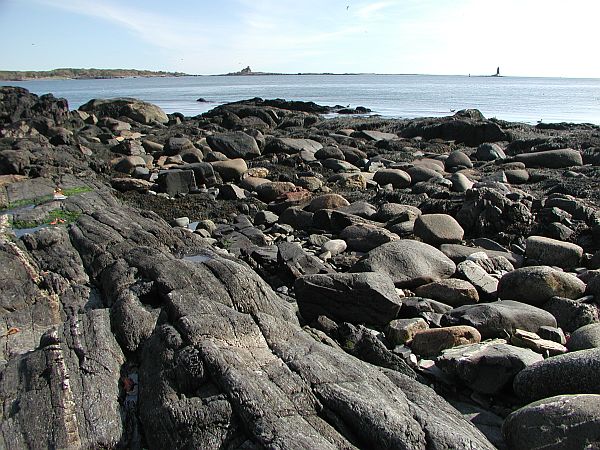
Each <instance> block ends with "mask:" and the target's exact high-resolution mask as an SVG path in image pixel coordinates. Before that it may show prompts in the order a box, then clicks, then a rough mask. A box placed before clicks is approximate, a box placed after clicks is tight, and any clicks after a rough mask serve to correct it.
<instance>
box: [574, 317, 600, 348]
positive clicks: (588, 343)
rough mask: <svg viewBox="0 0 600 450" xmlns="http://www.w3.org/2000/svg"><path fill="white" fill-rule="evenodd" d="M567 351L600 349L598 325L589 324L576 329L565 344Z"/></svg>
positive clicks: (599, 328)
mask: <svg viewBox="0 0 600 450" xmlns="http://www.w3.org/2000/svg"><path fill="white" fill-rule="evenodd" d="M567 348H568V349H569V351H572V352H573V351H577V350H586V349H588V348H600V323H591V324H589V325H584V326H583V327H581V328H578V329H576V330H575V331H574V332H573V333H572V334H571V337H570V338H569V342H568V343H567Z"/></svg>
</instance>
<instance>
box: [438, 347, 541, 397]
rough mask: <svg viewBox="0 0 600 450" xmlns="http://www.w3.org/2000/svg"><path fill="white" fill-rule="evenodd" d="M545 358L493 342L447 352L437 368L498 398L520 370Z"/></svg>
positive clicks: (477, 389) (474, 388)
mask: <svg viewBox="0 0 600 450" xmlns="http://www.w3.org/2000/svg"><path fill="white" fill-rule="evenodd" d="M542 360H543V357H542V356H541V355H539V354H537V353H534V352H533V351H531V350H529V349H524V348H520V347H515V346H514V345H510V344H506V343H505V342H503V341H502V340H492V341H489V342H482V343H480V344H472V345H466V346H462V347H458V348H453V349H449V350H445V351H443V352H442V354H441V356H439V357H438V358H437V359H436V363H435V364H436V366H437V367H439V368H440V369H441V370H443V371H444V372H445V373H446V374H448V375H451V376H454V377H457V378H458V379H459V380H461V382H462V383H464V384H465V385H466V386H468V387H469V388H470V389H473V390H474V391H476V392H481V393H482V394H498V393H499V392H501V391H502V390H503V389H504V388H505V387H506V386H511V385H512V382H513V380H514V378H515V376H516V375H517V373H519V372H520V371H521V370H523V369H524V368H525V367H527V366H530V365H531V364H533V363H536V362H538V361H542Z"/></svg>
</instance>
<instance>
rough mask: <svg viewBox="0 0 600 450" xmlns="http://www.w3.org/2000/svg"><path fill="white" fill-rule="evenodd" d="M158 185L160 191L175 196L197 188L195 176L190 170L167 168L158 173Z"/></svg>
mask: <svg viewBox="0 0 600 450" xmlns="http://www.w3.org/2000/svg"><path fill="white" fill-rule="evenodd" d="M157 182H158V185H159V186H160V189H161V191H162V192H165V193H167V194H169V195H170V196H175V195H177V194H187V193H188V192H190V191H194V190H196V189H197V186H196V177H195V176H194V171H192V170H168V171H165V172H162V173H160V174H159V175H158V180H157Z"/></svg>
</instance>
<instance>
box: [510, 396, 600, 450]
mask: <svg viewBox="0 0 600 450" xmlns="http://www.w3.org/2000/svg"><path fill="white" fill-rule="evenodd" d="M557 424H560V426H557ZM598 430H600V395H593V394H580V395H559V396H555V397H551V398H546V399H544V400H540V401H537V402H534V403H530V404H529V405H527V406H524V407H523V408H521V409H518V410H517V411H515V412H513V413H512V414H511V415H509V416H508V417H507V418H506V421H505V422H504V425H503V427H502V433H503V434H504V439H505V441H506V444H507V445H508V447H509V448H511V449H514V450H530V449H534V448H548V449H549V448H555V449H565V450H566V449H576V448H594V447H597V446H598V445H600V432H599V431H598Z"/></svg>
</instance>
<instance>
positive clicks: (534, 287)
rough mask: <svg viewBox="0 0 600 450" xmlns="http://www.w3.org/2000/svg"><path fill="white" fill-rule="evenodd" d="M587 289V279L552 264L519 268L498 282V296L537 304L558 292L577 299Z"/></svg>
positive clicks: (562, 295)
mask: <svg viewBox="0 0 600 450" xmlns="http://www.w3.org/2000/svg"><path fill="white" fill-rule="evenodd" d="M584 292H585V283H583V281H581V280H580V279H579V278H577V277H575V276H573V275H571V274H568V273H566V272H561V271H559V270H556V269H553V268H551V267H548V266H532V267H523V268H521V269H516V270H514V271H512V272H508V273H507V274H506V275H504V276H503V277H502V278H501V279H500V282H499V283H498V298H500V299H504V300H517V301H520V302H523V303H527V304H529V305H534V306H540V305H543V304H544V303H546V302H547V301H548V300H550V298H551V297H554V296H558V297H566V298H570V299H576V298H578V297H581V296H582V295H583V293H584Z"/></svg>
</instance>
